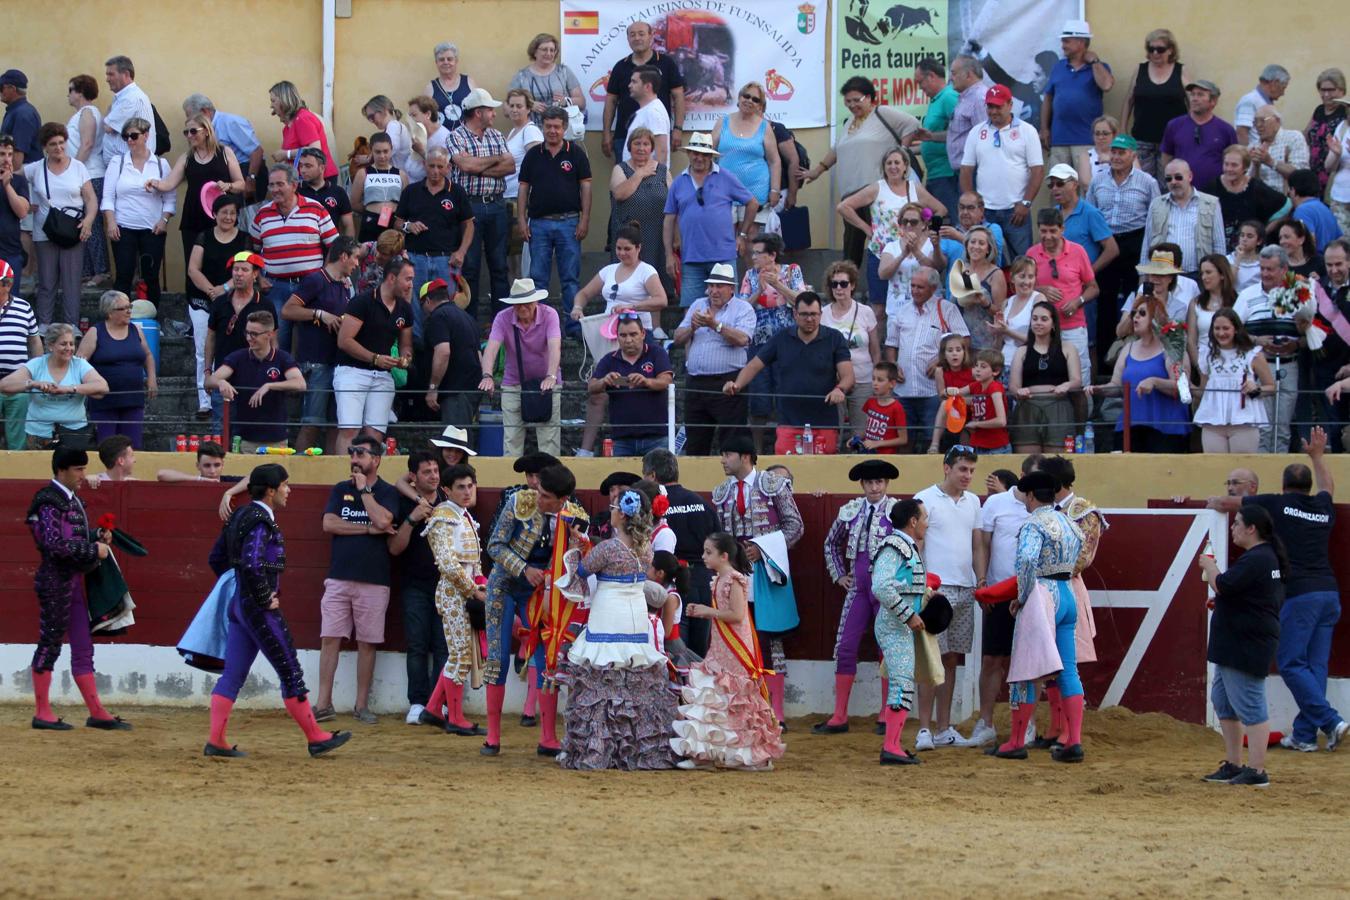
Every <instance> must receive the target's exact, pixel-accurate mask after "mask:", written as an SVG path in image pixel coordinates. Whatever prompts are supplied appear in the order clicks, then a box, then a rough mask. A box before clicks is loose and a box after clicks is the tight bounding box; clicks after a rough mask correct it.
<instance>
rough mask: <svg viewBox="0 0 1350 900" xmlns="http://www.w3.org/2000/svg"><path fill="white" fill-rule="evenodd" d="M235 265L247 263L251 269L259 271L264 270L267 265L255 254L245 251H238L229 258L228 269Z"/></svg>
mask: <svg viewBox="0 0 1350 900" xmlns="http://www.w3.org/2000/svg"><path fill="white" fill-rule="evenodd" d="M235 263H248V264H249V265H251V266H252V267H253V268H255V269H258V270H259V271H261V270H262V269H264V268H266V266H267V263H266V262H264V261H263V258H262V257H261V256H259V255H258V254H256V253H249V252H248V251H247V250H240V251H239V252H238V253H236V254H235V255H234V256H232V257H230V268H234V264H235Z"/></svg>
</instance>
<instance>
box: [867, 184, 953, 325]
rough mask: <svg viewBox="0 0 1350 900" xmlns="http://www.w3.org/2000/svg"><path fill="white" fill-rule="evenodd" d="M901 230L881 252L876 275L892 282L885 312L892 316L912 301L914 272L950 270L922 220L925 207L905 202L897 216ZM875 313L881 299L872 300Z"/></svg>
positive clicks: (871, 298) (887, 292)
mask: <svg viewBox="0 0 1350 900" xmlns="http://www.w3.org/2000/svg"><path fill="white" fill-rule="evenodd" d="M897 221H898V222H899V223H900V227H899V229H898V231H897V233H896V235H895V237H894V238H892V239H891V240H890V241H889V242H888V243H887V244H886V246H885V247H884V248H882V251H881V261H880V262H879V263H878V264H877V276H878V277H880V278H881V279H882V280H883V281H886V280H889V281H890V285H889V286H888V288H887V291H886V295H885V296H886V299H885V312H886V315H887V317H889V316H891V315H892V314H893V313H894V311H895V310H896V309H898V308H899V306H900V304H902V303H907V302H909V300H910V291H909V283H910V280H911V279H912V278H913V277H914V273H915V271H917V270H918V269H920V268H923V267H925V266H926V267H928V268H930V269H936V270H937V271H938V272H939V273H940V272H942V271H943V270H944V269H946V267H947V258H946V257H945V256H943V255H942V249H941V248H940V247H939V246H938V244H937V242H936V241H934V240H933V239H932V237H931V235H929V233H928V226H927V223H926V222H925V221H924V217H923V207H922V206H920V205H919V204H917V203H906V204H905V205H904V206H902V207H901V208H900V214H899V216H898V217H897ZM868 300H869V301H870V302H871V304H872V309H873V310H874V311H877V312H880V310H879V309H878V307H879V306H880V305H881V303H882V301H881V298H879V297H869V298H868Z"/></svg>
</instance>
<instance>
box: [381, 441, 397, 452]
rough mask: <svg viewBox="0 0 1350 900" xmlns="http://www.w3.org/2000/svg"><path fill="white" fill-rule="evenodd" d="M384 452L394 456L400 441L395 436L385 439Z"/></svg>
mask: <svg viewBox="0 0 1350 900" xmlns="http://www.w3.org/2000/svg"><path fill="white" fill-rule="evenodd" d="M384 452H385V455H387V456H393V455H395V454H396V453H398V441H396V440H394V439H393V438H385V439H384Z"/></svg>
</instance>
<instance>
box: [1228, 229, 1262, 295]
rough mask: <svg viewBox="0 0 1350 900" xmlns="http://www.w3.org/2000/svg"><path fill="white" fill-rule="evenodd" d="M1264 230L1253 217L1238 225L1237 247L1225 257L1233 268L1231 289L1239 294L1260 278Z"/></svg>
mask: <svg viewBox="0 0 1350 900" xmlns="http://www.w3.org/2000/svg"><path fill="white" fill-rule="evenodd" d="M1265 230H1266V229H1265V226H1264V225H1262V224H1261V223H1260V222H1258V221H1256V220H1255V219H1252V220H1249V221H1246V222H1243V223H1242V224H1241V225H1240V226H1238V239H1237V247H1235V248H1234V249H1233V252H1232V253H1230V254H1228V257H1227V259H1228V265H1229V266H1231V267H1232V269H1233V289H1234V290H1235V291H1237V292H1238V293H1239V294H1240V293H1242V292H1243V291H1244V290H1245V289H1246V288H1248V287H1249V286H1251V285H1253V284H1256V283H1257V282H1258V281H1260V280H1261V256H1260V254H1261V236H1262V235H1263V234H1265Z"/></svg>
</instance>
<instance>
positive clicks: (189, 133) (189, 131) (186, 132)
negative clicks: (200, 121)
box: [183, 128, 201, 137]
mask: <svg viewBox="0 0 1350 900" xmlns="http://www.w3.org/2000/svg"><path fill="white" fill-rule="evenodd" d="M200 133H201V129H200V128H184V129H183V137H196V136H197V135H198V134H200Z"/></svg>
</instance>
